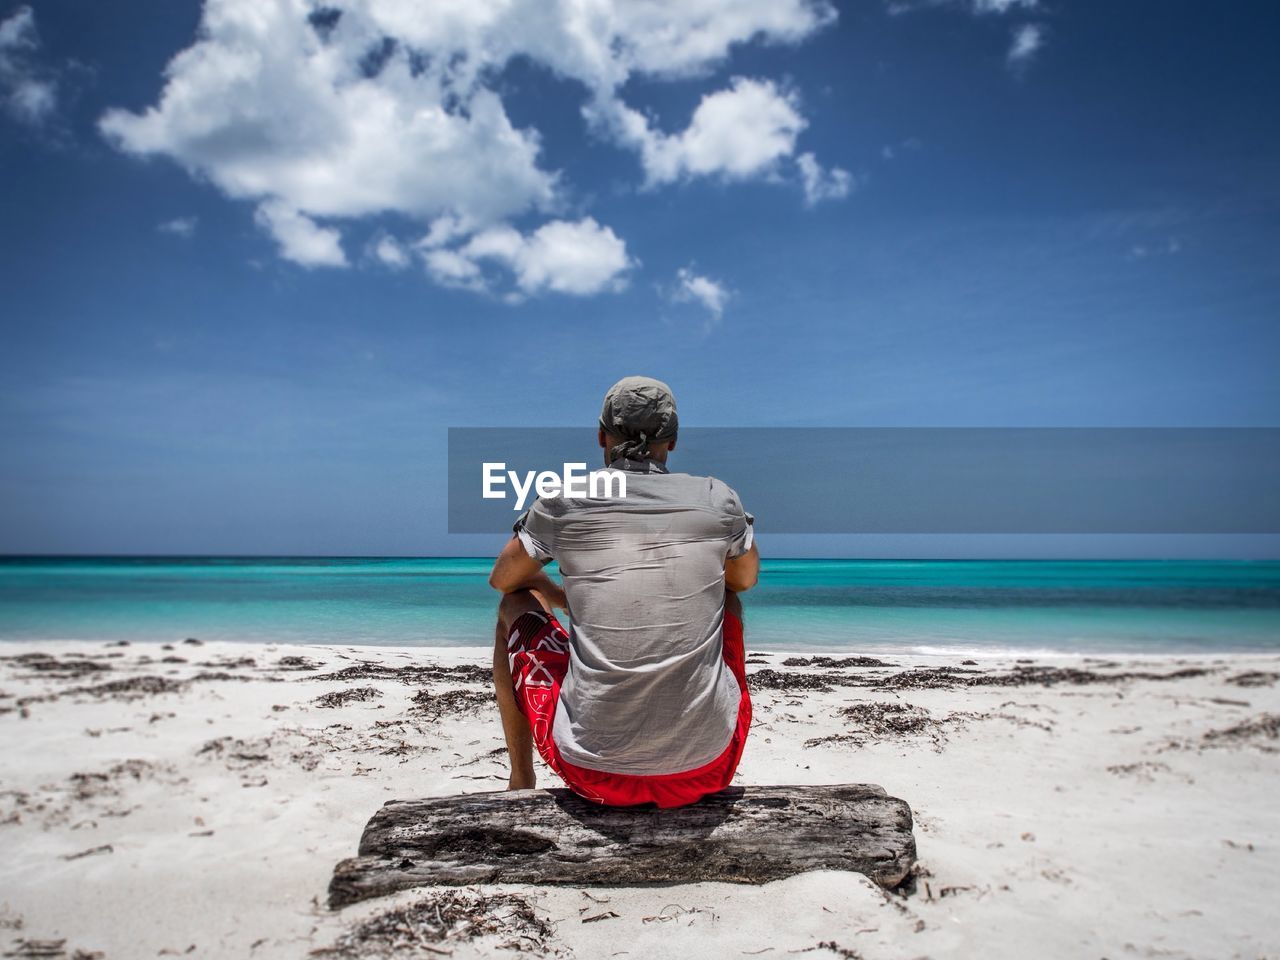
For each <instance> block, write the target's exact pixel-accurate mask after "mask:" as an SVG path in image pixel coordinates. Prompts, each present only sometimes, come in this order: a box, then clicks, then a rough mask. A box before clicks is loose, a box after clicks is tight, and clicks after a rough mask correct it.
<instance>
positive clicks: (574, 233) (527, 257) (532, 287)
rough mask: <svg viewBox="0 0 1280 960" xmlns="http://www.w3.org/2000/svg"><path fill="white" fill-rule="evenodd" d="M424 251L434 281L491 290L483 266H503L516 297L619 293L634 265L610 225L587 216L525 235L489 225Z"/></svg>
mask: <svg viewBox="0 0 1280 960" xmlns="http://www.w3.org/2000/svg"><path fill="white" fill-rule="evenodd" d="M429 241H430V235H428V240H427V241H424V242H423V243H422V244H420V245H419V246H420V247H421V248H422V258H423V263H424V264H425V265H426V268H427V271H428V272H429V273H430V274H431V275H432V276H433V277H435V279H436V280H437V281H439V282H440V283H443V284H445V285H448V286H456V287H464V288H466V289H471V290H491V289H493V287H494V284H493V282H492V281H490V280H489V279H487V278H486V277H485V276H484V274H483V271H482V268H481V265H482V263H485V262H491V263H494V264H497V265H499V266H501V267H504V268H506V269H507V270H508V271H510V273H511V279H512V281H513V282H514V284H515V288H516V291H517V292H518V293H519V294H520V295H525V296H527V295H533V294H538V293H543V292H546V291H553V292H555V293H567V294H575V295H578V296H585V295H588V294H595V293H603V292H606V291H617V290H621V289H623V288H624V287H625V286H626V273H627V271H628V270H630V269H631V268H632V267H633V266H635V263H634V261H633V260H632V259H631V258H630V257H629V256H628V255H627V245H626V244H625V243H624V242H623V241H622V240H621V239H620V238H619V237H618V236H617V234H615V233H614V232H613V231H612V230H610V229H609V228H608V227H603V226H601V225H600V224H598V223H596V221H595V220H594V219H592V218H591V217H585V218H583V219H582V220H578V221H576V222H569V221H567V220H553V221H551V222H550V223H546V224H543V225H542V226H541V227H539V228H538V229H537V230H535V231H533V232H532V233H531V234H528V235H524V234H521V233H520V232H519V231H517V230H515V229H514V228H512V227H509V226H505V225H504V226H498V227H492V228H489V229H487V230H483V231H481V232H479V233H477V234H475V235H474V236H472V237H471V239H470V240H468V241H467V242H466V243H465V244H463V245H462V246H460V247H457V248H455V249H446V248H443V247H439V246H435V245H434V244H432V243H431V242H429Z"/></svg>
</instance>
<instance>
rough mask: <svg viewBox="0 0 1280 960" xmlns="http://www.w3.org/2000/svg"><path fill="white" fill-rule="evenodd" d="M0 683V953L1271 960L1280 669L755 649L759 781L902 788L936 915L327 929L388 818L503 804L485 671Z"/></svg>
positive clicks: (873, 902)
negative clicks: (343, 880)
mask: <svg viewBox="0 0 1280 960" xmlns="http://www.w3.org/2000/svg"><path fill="white" fill-rule="evenodd" d="M0 656H3V657H4V659H3V660H0V695H2V698H0V729H2V730H3V772H2V773H0V842H2V843H3V849H4V857H3V863H2V865H0V955H3V956H16V957H34V956H40V957H64V956H65V957H67V958H73V957H78V958H81V960H85V958H90V957H101V958H104V960H108V958H109V960H120V958H142V957H159V956H190V957H228V958H273V957H282V958H283V957H306V956H309V955H311V954H313V952H314V953H315V954H316V955H318V956H328V957H339V958H341V957H378V956H384V955H385V956H391V955H394V956H397V957H415V956H421V957H439V956H452V957H458V958H465V957H473V956H498V957H503V956H513V955H532V956H538V955H542V956H563V957H583V958H595V957H612V956H631V957H644V958H654V957H681V958H696V957H734V956H751V957H766V958H768V957H776V958H784V957H790V956H793V955H801V954H803V955H806V956H813V957H815V958H821V957H828V956H832V957H864V958H868V960H871V958H916V957H939V958H940V957H984V958H989V957H1009V958H1026V957H1072V958H1074V957H1089V958H1104V957H1105V958H1111V960H1116V958H1123V957H1187V958H1217V957H1222V958H1228V957H1238V958H1249V960H1257V958H1261V957H1278V956H1280V924H1278V923H1277V921H1276V918H1275V915H1274V902H1275V895H1276V884H1277V879H1280V804H1277V803H1276V801H1275V792H1276V789H1277V787H1278V786H1280V777H1278V774H1280V687H1277V680H1278V679H1280V657H1275V656H1269V657H1267V656H1217V657H1149V658H1147V657H1144V658H1135V657H1121V658H1116V659H1110V660H1100V659H1089V658H1081V657H1071V658H1066V657H1062V658H1048V659H1037V660H1035V661H1034V662H1030V661H1025V660H1018V661H1015V660H1013V659H1012V658H999V659H996V658H977V659H976V662H975V661H974V660H968V659H967V658H965V657H963V656H949V657H925V656H920V655H914V654H909V655H884V656H883V657H882V658H881V659H882V660H883V661H884V664H885V665H883V666H875V665H866V664H862V663H856V662H851V663H845V664H841V663H840V662H839V661H840V660H841V659H842V658H840V657H836V660H835V664H834V665H833V664H832V663H831V662H828V661H825V660H820V661H817V662H814V661H810V662H809V663H807V664H805V665H797V664H794V663H793V664H792V665H789V666H788V665H784V661H785V660H788V659H792V660H794V659H795V658H796V656H797V655H795V654H780V653H772V654H761V653H752V654H751V663H750V670H751V671H752V672H753V674H754V675H755V677H756V679H755V680H754V682H753V685H754V687H755V690H754V699H755V704H756V714H755V724H754V728H753V731H752V735H751V740H750V742H749V744H748V747H747V752H746V756H745V759H744V761H743V764H742V767H741V770H740V773H739V782H741V783H743V784H778V783H788V784H823V783H841V782H869V783H877V784H880V785H882V786H883V787H884V788H885V789H886V790H887V791H888V792H889V793H890V794H891V795H894V796H897V797H901V798H902V799H904V800H906V801H907V802H908V803H909V804H910V805H911V807H912V810H913V811H914V814H915V819H916V840H917V845H918V852H919V863H918V868H917V875H916V878H915V884H914V890H911V891H909V892H906V893H888V892H884V891H881V890H880V889H879V888H877V887H876V886H875V885H874V884H872V883H871V882H870V881H868V880H866V879H865V878H863V877H861V876H859V875H857V874H853V873H843V872H820V873H811V874H807V875H800V876H796V877H792V878H790V879H787V880H782V881H778V882H774V883H769V884H765V885H761V886H744V885H733V884H689V885H683V886H664V887H647V888H629V889H627V888H622V889H620V888H605V887H599V888H592V889H579V888H557V887H531V886H516V885H511V886H505V885H504V886H486V887H472V888H427V889H421V890H415V891H408V892H405V893H402V894H398V895H396V896H394V897H389V898H384V899H381V900H374V901H368V902H365V903H362V904H359V905H356V906H353V907H349V908H347V909H345V910H342V911H331V910H330V909H329V908H328V907H327V906H326V903H325V894H326V886H327V884H328V881H329V877H330V875H331V872H332V870H333V867H334V865H335V863H337V861H339V860H340V859H342V858H344V857H348V856H351V855H353V854H354V852H355V847H356V843H357V841H358V839H359V837H360V833H361V830H362V829H363V827H364V825H365V823H366V821H367V820H368V819H369V817H370V816H371V815H372V814H373V812H374V811H375V810H376V809H377V808H378V807H379V806H380V805H381V804H382V803H383V802H384V801H386V800H388V799H392V798H410V797H428V796H442V795H446V794H454V793H467V792H475V791H484V790H494V789H500V788H501V786H502V785H503V783H504V779H505V778H504V770H505V766H504V756H503V751H502V749H501V748H502V741H501V739H500V737H501V734H500V730H499V727H498V723H497V718H496V710H495V707H494V704H493V702H492V699H491V695H490V693H489V689H488V686H487V685H486V682H485V678H486V675H487V668H486V664H487V660H488V652H487V651H485V650H480V649H471V650H440V649H408V648H373V647H370V648H348V647H318V646H307V647H300V646H284V645H277V646H271V645H262V644H231V643H203V644H196V643H186V644H184V643H177V644H173V645H171V646H166V647H161V646H159V645H156V644H141V643H134V644H130V645H125V646H119V645H107V644H89V643H39V644H35V643H31V644H22V643H8V644H5V645H4V646H3V647H2V648H0ZM801 659H808V658H804V657H802V658H801ZM1040 668H1044V669H1040ZM957 671H963V672H957ZM333 674H338V675H337V676H332V675H333ZM993 678H997V679H993ZM540 776H541V785H542V786H554V785H556V783H555V780H554V777H553V775H551V774H550V773H549V772H548V771H546V770H545V768H540Z"/></svg>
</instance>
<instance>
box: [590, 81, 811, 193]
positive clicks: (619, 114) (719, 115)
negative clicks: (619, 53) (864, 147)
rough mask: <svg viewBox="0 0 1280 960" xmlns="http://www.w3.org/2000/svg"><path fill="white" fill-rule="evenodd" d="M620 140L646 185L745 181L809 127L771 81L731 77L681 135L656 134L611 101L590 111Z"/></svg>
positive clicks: (770, 166) (787, 152)
mask: <svg viewBox="0 0 1280 960" xmlns="http://www.w3.org/2000/svg"><path fill="white" fill-rule="evenodd" d="M592 117H593V118H598V119H599V120H602V121H604V122H607V123H608V124H609V125H611V126H612V128H613V129H614V130H615V131H616V132H617V135H618V137H619V139H621V140H622V141H623V142H626V143H630V144H631V145H633V146H634V147H636V148H638V149H639V151H640V157H641V162H642V163H643V165H644V170H645V176H646V178H647V179H648V182H649V183H650V184H660V183H670V182H671V181H673V180H678V179H681V178H683V177H691V176H711V175H718V176H721V177H723V178H725V179H727V180H743V179H747V178H749V177H756V176H761V175H767V174H770V173H772V172H774V170H775V169H776V166H777V163H778V161H779V160H780V159H782V158H783V157H788V156H791V154H792V153H793V152H794V150H795V145H796V137H797V136H799V134H800V132H801V131H802V130H804V128H805V127H806V126H807V121H806V120H805V119H804V117H803V116H801V114H800V106H799V102H798V100H797V98H796V96H795V95H794V94H793V93H790V92H788V91H783V90H780V89H779V88H778V87H777V85H776V84H774V83H773V82H772V81H769V80H750V79H747V78H744V77H735V78H734V79H733V80H732V81H731V84H730V86H729V87H728V89H725V90H718V91H716V92H715V93H709V94H707V95H706V96H705V97H703V98H702V101H701V102H700V103H699V104H698V107H697V109H696V110H694V112H693V118H692V120H691V121H690V123H689V126H688V127H687V128H686V129H685V130H684V131H683V132H682V133H679V134H674V135H668V134H664V133H662V132H661V131H658V130H654V129H653V128H652V127H651V125H650V124H649V122H648V120H647V119H646V118H645V117H643V116H642V115H641V114H640V113H638V112H637V111H635V110H632V109H631V108H629V107H627V106H625V105H623V104H622V103H621V102H620V101H617V100H614V101H610V102H609V103H607V104H603V105H598V106H597V107H595V108H593V112H592Z"/></svg>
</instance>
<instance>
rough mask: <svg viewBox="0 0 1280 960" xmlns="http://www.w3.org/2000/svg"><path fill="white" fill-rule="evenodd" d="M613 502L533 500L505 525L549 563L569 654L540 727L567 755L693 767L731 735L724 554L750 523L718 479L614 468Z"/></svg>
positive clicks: (743, 546)
mask: <svg viewBox="0 0 1280 960" xmlns="http://www.w3.org/2000/svg"><path fill="white" fill-rule="evenodd" d="M626 480H627V485H626V496H625V497H624V498H611V499H606V498H600V499H577V498H553V499H544V500H539V501H538V502H537V503H536V504H534V506H533V507H532V508H531V509H530V510H529V512H528V513H527V514H526V515H525V516H524V517H523V518H521V521H520V522H519V523H518V524H517V532H518V533H519V535H520V539H521V541H522V542H523V543H524V546H525V549H526V550H527V551H528V552H529V554H530V555H531V556H533V557H535V558H536V559H538V560H544V561H545V560H547V559H549V558H553V557H554V558H555V559H556V560H557V561H558V562H559V565H560V572H561V575H562V577H563V581H564V590H565V594H566V596H567V598H568V605H569V613H570V626H569V634H570V662H569V670H568V674H567V676H566V678H565V680H564V682H563V684H562V685H561V689H560V701H559V704H558V707H557V709H556V714H555V722H554V728H553V737H554V740H555V742H556V745H557V746H558V747H559V749H560V751H561V753H562V755H563V756H564V758H565V759H566V760H568V761H569V762H571V763H573V764H575V765H577V766H580V767H584V768H587V769H590V770H601V771H607V772H611V773H625V774H632V775H655V774H669V773H677V772H682V771H686V770H691V769H694V768H696V767H700V766H702V765H703V764H706V763H708V762H710V761H712V760H714V759H715V758H716V757H717V756H719V755H720V754H721V752H722V751H724V749H725V747H726V745H727V744H728V743H729V740H730V737H731V736H732V734H733V731H734V724H735V721H736V718H737V711H738V704H739V689H738V684H737V681H736V680H735V678H734V677H733V676H732V674H731V673H730V671H729V670H728V669H727V667H726V665H725V662H724V659H723V657H722V649H721V647H722V630H723V623H724V600H725V560H726V558H731V557H736V556H740V555H741V554H743V553H745V552H746V551H747V550H749V549H750V547H751V538H752V533H751V519H750V517H749V516H748V515H747V514H746V513H745V512H744V511H743V509H742V505H741V503H740V502H739V500H738V497H737V495H736V494H735V493H734V491H733V490H732V489H730V488H729V487H728V486H726V485H725V484H723V483H721V482H720V481H718V480H715V479H713V478H709V477H695V476H690V475H689V474H679V473H667V472H666V471H665V470H664V469H663V468H662V466H661V465H660V464H658V463H654V462H651V461H649V462H645V463H644V464H643V465H642V466H641V467H640V469H633V470H628V471H627V476H626Z"/></svg>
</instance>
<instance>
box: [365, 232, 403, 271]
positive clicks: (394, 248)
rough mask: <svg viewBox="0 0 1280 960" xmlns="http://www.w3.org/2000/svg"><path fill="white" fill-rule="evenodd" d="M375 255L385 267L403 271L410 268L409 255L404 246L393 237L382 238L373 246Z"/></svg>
mask: <svg viewBox="0 0 1280 960" xmlns="http://www.w3.org/2000/svg"><path fill="white" fill-rule="evenodd" d="M373 255H374V256H375V257H376V258H377V260H378V262H379V263H381V264H382V265H383V266H384V267H390V268H391V269H392V270H403V269H405V268H406V267H407V266H409V262H410V261H409V253H408V251H407V250H405V248H404V245H403V244H402V243H401V242H400V241H399V240H397V239H396V238H395V237H392V236H385V235H384V236H381V237H379V238H378V241H377V243H375V244H374V245H373Z"/></svg>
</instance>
